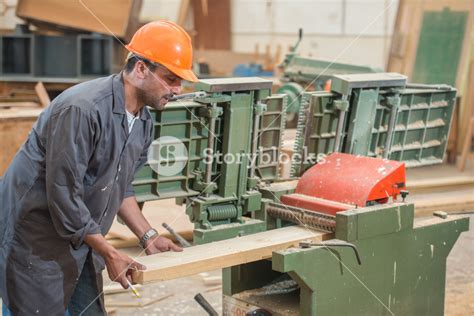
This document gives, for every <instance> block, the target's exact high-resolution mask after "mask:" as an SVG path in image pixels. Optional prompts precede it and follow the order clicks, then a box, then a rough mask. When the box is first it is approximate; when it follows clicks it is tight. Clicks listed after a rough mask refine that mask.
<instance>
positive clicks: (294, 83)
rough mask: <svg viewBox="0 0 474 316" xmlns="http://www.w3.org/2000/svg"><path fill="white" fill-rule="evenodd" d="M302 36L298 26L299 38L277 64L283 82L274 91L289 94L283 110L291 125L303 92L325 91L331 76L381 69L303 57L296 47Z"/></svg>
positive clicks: (294, 121) (299, 106)
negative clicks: (280, 69)
mask: <svg viewBox="0 0 474 316" xmlns="http://www.w3.org/2000/svg"><path fill="white" fill-rule="evenodd" d="M302 37H303V31H302V29H300V30H299V39H298V41H297V42H296V44H295V45H294V46H293V47H291V49H290V52H289V53H288V54H286V55H285V58H284V60H283V62H282V63H281V65H280V67H281V68H282V70H283V73H282V75H281V77H280V81H281V83H282V84H281V86H280V87H279V88H278V89H277V93H282V94H286V95H287V96H288V107H287V108H286V112H287V120H288V122H289V124H290V125H291V124H292V125H294V123H296V121H297V118H298V116H297V115H298V113H299V111H300V108H301V101H302V96H303V94H304V92H306V91H324V90H325V89H326V86H327V85H328V82H330V81H331V79H332V77H333V76H334V75H338V74H353V73H355V74H363V73H374V72H381V71H382V70H380V69H375V68H371V67H368V66H361V65H352V64H346V63H338V62H334V61H326V60H320V59H314V58H309V57H302V56H300V55H299V54H298V53H297V48H298V46H299V44H300V42H301V39H302Z"/></svg>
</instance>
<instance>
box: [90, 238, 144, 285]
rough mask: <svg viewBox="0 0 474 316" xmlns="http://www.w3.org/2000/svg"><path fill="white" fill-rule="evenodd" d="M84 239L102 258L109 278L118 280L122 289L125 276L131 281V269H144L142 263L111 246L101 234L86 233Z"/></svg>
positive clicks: (125, 281)
mask: <svg viewBox="0 0 474 316" xmlns="http://www.w3.org/2000/svg"><path fill="white" fill-rule="evenodd" d="M84 241H85V242H86V244H88V245H89V246H90V247H92V249H94V250H95V251H96V252H97V253H98V254H99V255H101V256H102V258H104V260H105V265H106V266H107V272H108V273H109V277H110V279H111V280H112V281H114V282H119V283H120V284H121V285H122V286H123V288H124V289H127V288H128V283H127V280H126V278H128V280H129V281H130V283H131V282H132V272H133V270H145V269H146V267H145V266H144V265H142V264H139V263H138V262H136V261H134V260H133V259H132V258H130V257H129V256H127V255H126V254H124V253H122V252H120V251H118V250H117V249H115V248H114V247H112V246H111V245H110V244H109V243H108V242H107V241H106V240H105V238H104V236H102V235H101V234H91V235H87V236H86V237H85V238H84Z"/></svg>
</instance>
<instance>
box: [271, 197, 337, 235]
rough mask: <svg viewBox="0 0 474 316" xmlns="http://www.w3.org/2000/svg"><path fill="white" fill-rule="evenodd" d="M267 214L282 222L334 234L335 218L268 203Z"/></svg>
mask: <svg viewBox="0 0 474 316" xmlns="http://www.w3.org/2000/svg"><path fill="white" fill-rule="evenodd" d="M266 211H267V214H268V215H270V216H272V217H274V218H280V219H282V220H285V221H288V222H292V223H295V224H300V225H307V226H310V227H313V228H317V229H320V230H325V231H328V232H334V231H335V230H336V220H335V216H332V215H327V214H324V213H318V212H313V211H306V210H304V209H300V208H296V207H294V206H289V205H281V204H280V205H279V204H276V203H270V204H269V206H268V207H267V209H266Z"/></svg>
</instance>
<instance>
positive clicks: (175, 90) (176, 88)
mask: <svg viewBox="0 0 474 316" xmlns="http://www.w3.org/2000/svg"><path fill="white" fill-rule="evenodd" d="M170 90H171V93H172V94H181V84H180V85H177V86H173V87H171V89H170Z"/></svg>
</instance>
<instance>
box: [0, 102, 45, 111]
mask: <svg viewBox="0 0 474 316" xmlns="http://www.w3.org/2000/svg"><path fill="white" fill-rule="evenodd" d="M37 107H39V104H38V103H36V102H30V101H24V102H0V109H4V108H37Z"/></svg>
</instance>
